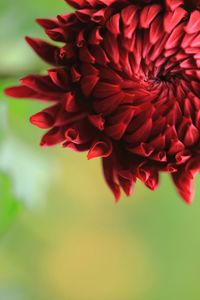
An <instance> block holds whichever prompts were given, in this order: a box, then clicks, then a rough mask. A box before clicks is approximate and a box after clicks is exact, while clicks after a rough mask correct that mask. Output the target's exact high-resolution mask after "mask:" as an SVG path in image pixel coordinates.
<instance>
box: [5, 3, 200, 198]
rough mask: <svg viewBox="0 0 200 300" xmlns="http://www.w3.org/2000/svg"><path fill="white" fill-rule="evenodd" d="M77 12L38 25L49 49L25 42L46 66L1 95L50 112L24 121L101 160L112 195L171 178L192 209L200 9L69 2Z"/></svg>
mask: <svg viewBox="0 0 200 300" xmlns="http://www.w3.org/2000/svg"><path fill="white" fill-rule="evenodd" d="M66 2H67V3H68V4H70V5H71V6H72V7H73V8H74V12H72V13H69V14H63V15H59V16H57V17H56V18H54V19H37V22H38V23H39V25H41V26H42V27H43V28H44V30H45V33H46V34H47V35H48V37H49V38H50V39H52V40H53V41H56V42H60V43H61V44H59V45H60V47H59V46H57V45H58V44H57V43H56V44H55V43H49V42H46V41H43V40H40V39H37V38H30V37H26V41H27V42H28V44H29V45H30V46H31V47H32V48H33V50H34V51H35V52H36V53H37V54H38V55H39V56H40V57H41V58H42V59H43V60H45V61H46V62H47V63H48V64H50V65H52V66H51V68H49V69H48V71H47V72H46V74H45V75H29V76H27V77H25V78H23V79H21V85H19V86H16V87H11V88H8V89H6V94H7V95H9V96H11V97H15V98H33V99H37V100H42V101H46V102H47V103H50V105H49V106H48V107H47V108H46V109H44V110H42V111H40V112H38V113H36V114H35V115H33V116H32V117H31V118H30V122H31V123H32V124H34V125H36V126H38V127H39V128H41V129H44V130H46V132H45V134H44V135H43V137H42V140H41V145H42V146H53V145H56V144H61V145H62V146H63V147H65V148H70V149H72V150H75V151H78V152H82V151H88V154H87V157H88V159H92V158H95V157H101V159H102V166H103V173H104V177H105V180H106V182H107V184H108V186H109V187H110V189H111V190H112V192H113V194H114V195H115V198H116V200H118V199H119V198H120V193H121V190H123V191H124V192H125V193H126V194H127V195H130V194H131V192H132V189H133V186H134V184H135V182H136V180H137V179H140V180H141V181H142V182H143V183H144V184H145V185H146V186H147V187H148V188H149V189H151V190H154V189H156V188H157V186H158V183H159V173H160V172H167V173H170V174H171V177H172V179H173V182H174V184H175V186H176V188H177V190H178V192H179V194H180V195H181V196H182V198H183V199H184V200H185V201H186V202H187V203H190V202H191V201H192V198H193V191H194V188H193V180H194V177H195V175H196V174H197V173H198V172H199V170H200V1H191V0H157V1H156V0H146V1H145V0H142V1H139V0H66Z"/></svg>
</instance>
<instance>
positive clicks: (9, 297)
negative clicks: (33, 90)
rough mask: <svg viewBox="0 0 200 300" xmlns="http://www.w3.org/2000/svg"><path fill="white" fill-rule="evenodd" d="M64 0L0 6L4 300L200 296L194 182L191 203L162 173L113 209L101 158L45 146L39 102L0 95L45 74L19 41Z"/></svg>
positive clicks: (35, 32)
mask: <svg viewBox="0 0 200 300" xmlns="http://www.w3.org/2000/svg"><path fill="white" fill-rule="evenodd" d="M68 11H69V7H68V6H67V5H66V3H64V0H57V1H53V0H34V1H31V0H29V1H26V0H18V1H14V0H6V1H5V0H0V89H1V95H0V100H1V101H0V300H179V299H181V300H188V299H191V300H199V299H200V285H199V277H200V199H199V197H200V184H198V180H199V178H197V180H196V188H197V192H196V197H195V202H194V204H193V205H192V206H187V205H186V204H184V203H183V202H182V200H181V199H180V198H179V196H178V195H177V194H176V192H175V189H174V187H173V185H172V183H171V180H170V178H169V177H168V176H167V175H162V176H161V185H160V187H159V189H158V190H157V191H155V192H151V191H149V190H148V189H146V188H145V187H144V186H143V185H142V184H141V183H139V182H138V183H137V185H136V188H135V191H134V195H133V196H132V197H130V198H129V199H128V198H126V197H122V199H121V201H120V202H119V203H118V204H115V202H114V199H113V196H112V195H111V193H110V191H109V190H108V189H107V187H106V185H105V183H104V180H103V177H102V173H101V163H100V160H98V159H96V160H94V161H89V162H88V161H87V159H86V155H85V154H76V153H73V152H70V151H68V150H65V149H62V148H61V147H57V148H53V149H51V148H50V149H41V148H40V147H39V146H38V145H39V139H40V136H41V135H42V132H41V130H38V129H36V128H34V127H32V126H31V125H30V124H29V121H28V120H29V117H30V115H31V114H33V113H35V112H37V111H39V110H40V109H41V108H42V107H43V106H44V105H43V104H41V103H38V102H36V101H30V100H18V101H17V100H13V99H8V98H6V97H5V96H4V94H3V89H4V88H5V87H7V86H9V85H12V84H17V82H18V79H19V78H20V77H23V76H24V75H26V74H28V73H37V72H43V71H44V70H45V69H46V68H47V67H48V66H46V65H45V63H43V62H41V61H40V59H39V58H37V57H36V55H34V54H33V52H32V51H31V49H29V47H28V46H27V45H26V43H25V42H24V39H23V37H24V36H25V35H30V36H34V37H36V36H38V37H42V36H44V34H43V30H42V29H41V28H40V27H39V26H37V25H36V24H35V23H34V19H35V18H36V17H53V16H56V15H57V14H59V13H61V14H63V13H66V12H68Z"/></svg>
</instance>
